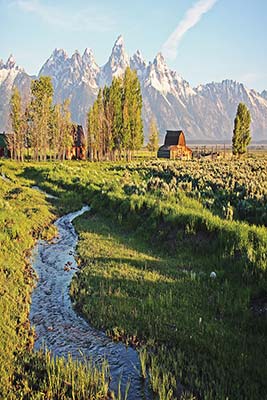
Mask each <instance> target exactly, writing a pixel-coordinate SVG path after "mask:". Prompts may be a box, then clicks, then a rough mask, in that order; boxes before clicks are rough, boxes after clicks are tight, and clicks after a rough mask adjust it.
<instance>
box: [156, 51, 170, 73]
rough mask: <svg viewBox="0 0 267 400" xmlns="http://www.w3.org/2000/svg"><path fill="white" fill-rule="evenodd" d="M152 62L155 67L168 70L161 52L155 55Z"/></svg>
mask: <svg viewBox="0 0 267 400" xmlns="http://www.w3.org/2000/svg"><path fill="white" fill-rule="evenodd" d="M153 64H154V65H155V67H157V69H158V70H162V71H163V70H164V71H166V70H168V71H169V68H168V66H167V64H166V61H165V58H164V56H163V54H162V53H158V54H157V55H156V57H155V59H154V61H153Z"/></svg>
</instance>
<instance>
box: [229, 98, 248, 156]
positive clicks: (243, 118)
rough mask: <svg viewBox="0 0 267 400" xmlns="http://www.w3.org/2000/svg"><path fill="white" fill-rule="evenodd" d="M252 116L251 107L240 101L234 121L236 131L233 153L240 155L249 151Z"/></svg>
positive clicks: (234, 133)
mask: <svg viewBox="0 0 267 400" xmlns="http://www.w3.org/2000/svg"><path fill="white" fill-rule="evenodd" d="M250 123H251V117H250V112H249V109H248V108H247V107H246V105H245V104H244V103H239V105H238V108H237V113H236V117H235V121H234V131H233V138H232V149H233V154H234V155H237V156H240V155H242V154H244V153H246V151H247V146H248V145H249V143H250V141H251V133H250Z"/></svg>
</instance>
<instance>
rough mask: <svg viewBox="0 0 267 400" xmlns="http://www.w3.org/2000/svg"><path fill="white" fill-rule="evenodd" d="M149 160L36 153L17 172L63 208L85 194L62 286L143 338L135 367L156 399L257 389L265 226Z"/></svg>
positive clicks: (137, 339) (113, 328)
mask: <svg viewBox="0 0 267 400" xmlns="http://www.w3.org/2000/svg"><path fill="white" fill-rule="evenodd" d="M164 165H167V167H168V165H170V167H172V166H173V165H174V164H172V163H170V164H168V163H167V164H164ZM208 165H209V164H207V168H208ZM175 166H178V167H179V163H177V164H175ZM193 166H194V164H192V165H191V164H190V168H192V167H193ZM167 167H166V168H167ZM233 167H234V166H233ZM153 168H154V167H153V165H152V166H151V168H150V167H149V165H146V166H145V168H144V165H143V164H132V165H130V166H126V165H123V164H117V165H114V164H113V165H111V164H88V163H84V164H78V163H66V164H57V165H56V166H54V165H53V167H52V166H51V165H49V164H45V165H39V166H36V165H32V166H28V167H27V168H25V170H24V172H23V176H24V178H25V177H27V178H28V179H32V180H33V181H34V182H35V183H38V184H39V185H41V186H42V187H43V188H44V189H46V190H48V191H50V192H51V193H53V194H56V195H58V196H59V197H60V204H61V207H62V212H63V211H64V210H67V209H68V210H72V209H75V208H79V207H80V206H81V205H82V204H83V203H87V204H90V205H92V208H93V212H94V214H93V215H92V217H89V219H86V218H84V217H81V218H80V219H79V220H78V221H77V222H76V227H77V229H78V230H79V233H80V244H79V254H80V257H81V262H82V265H83V269H82V271H81V273H80V274H79V275H78V276H77V278H76V279H75V280H74V282H73V284H72V289H71V290H72V296H73V298H74V300H75V304H76V307H77V309H78V310H79V311H80V312H81V313H82V314H83V315H85V316H86V317H87V318H88V319H90V322H91V323H93V324H95V325H96V326H98V327H100V328H103V329H106V330H108V331H109V333H110V334H111V335H112V336H113V337H114V338H116V339H119V340H124V341H126V342H128V343H132V344H133V345H142V348H143V346H144V345H146V346H147V350H142V351H141V360H142V364H143V373H144V374H146V373H149V374H150V377H151V384H152V387H153V389H154V390H155V391H156V392H158V393H159V394H160V398H161V399H167V398H177V397H178V395H179V393H181V391H182V390H183V389H184V390H185V391H187V392H188V393H189V394H188V396H189V398H190V396H191V394H192V393H193V395H195V396H196V397H197V398H203V399H220V400H222V399H227V398H229V399H231V398H232V399H235V398H238V399H250V400H251V399H258V398H265V397H266V393H267V387H266V382H267V375H266V374H267V371H266V368H265V367H264V365H265V359H266V355H267V348H266V340H265V336H266V332H267V322H266V314H265V313H264V304H265V302H266V298H267V285H266V254H267V251H266V250H267V239H266V237H267V235H266V228H265V227H260V226H252V225H249V224H247V223H244V222H241V221H239V220H238V218H236V220H234V221H233V220H231V218H229V219H228V220H225V219H223V218H220V216H219V215H217V213H216V212H215V210H214V212H213V210H212V209H209V208H208V207H207V206H206V205H205V204H204V202H203V201H202V200H203V199H202V198H200V199H199V200H197V199H196V198H192V197H191V196H190V194H188V193H187V191H186V190H185V189H184V188H183V187H179V190H177V188H176V186H175V183H174V182H173V183H171V182H169V181H166V179H165V180H164V179H162V177H160V179H161V181H160V183H159V182H158V180H157V179H156V178H158V177H157V176H156V177H155V176H154V173H153ZM217 168H218V170H219V168H220V165H219V164H217ZM164 169H165V167H164ZM176 170H177V169H176ZM165 172H166V169H165ZM167 172H168V169H167ZM170 172H171V170H170ZM256 176H257V175H255V177H256ZM151 178H152V179H153V180H152V179H151ZM176 182H177V177H176ZM222 187H223V183H222ZM200 196H201V194H200ZM89 215H90V214H89ZM133 232H135V234H133ZM93 254H94V256H92V255H93ZM211 271H216V274H217V278H216V279H215V280H212V279H210V277H209V276H210V272H211ZM262 307H263V311H262ZM95 310H97V312H96V311H95ZM180 384H181V385H180ZM190 393H191V394H190Z"/></svg>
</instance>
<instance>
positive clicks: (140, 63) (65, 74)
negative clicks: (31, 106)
mask: <svg viewBox="0 0 267 400" xmlns="http://www.w3.org/2000/svg"><path fill="white" fill-rule="evenodd" d="M127 66H130V67H131V68H132V69H135V70H136V71H137V74H138V77H139V79H140V83H141V88H142V94H143V119H144V127H145V136H146V138H147V136H148V127H149V124H150V121H151V119H152V118H155V119H156V121H157V124H158V127H159V130H160V138H161V141H162V139H163V137H164V135H165V131H166V129H177V130H178V129H182V130H183V131H184V132H185V134H186V137H187V139H189V140H191V141H192V140H194V141H198V140H199V141H205V140H206V141H229V140H231V137H232V131H233V121H234V117H235V113H236V110H237V105H238V103H239V102H244V103H245V104H246V105H247V106H248V108H249V110H250V113H251V117H252V124H251V131H252V138H253V141H264V140H266V139H267V91H266V90H264V91H263V92H262V93H258V92H257V91H255V90H253V89H248V88H246V87H245V85H244V84H242V83H239V82H236V81H233V80H224V81H222V82H220V83H216V82H212V83H208V84H203V85H199V86H197V87H195V88H193V87H191V86H190V84H189V83H188V82H187V81H186V80H184V79H183V78H182V77H181V76H180V75H179V74H178V73H177V72H175V71H173V70H171V69H170V68H169V67H168V65H167V64H166V61H165V59H164V57H163V55H162V54H161V53H159V54H158V55H157V56H156V57H155V59H154V60H153V62H149V63H147V62H146V61H145V60H144V58H143V56H142V54H141V52H140V51H139V50H137V51H136V53H135V54H134V55H133V56H132V57H129V56H128V54H127V52H126V49H125V45H124V40H123V38H122V36H119V38H118V39H117V40H116V42H115V44H114V46H113V49H112V52H111V55H110V57H109V59H108V61H107V63H106V64H105V65H104V66H102V67H100V66H99V65H98V64H97V62H96V61H95V58H94V55H93V51H92V50H91V49H88V48H87V49H85V51H84V53H83V54H82V55H81V54H80V53H79V52H78V51H75V53H74V54H73V55H72V56H71V57H69V56H68V55H67V53H66V52H65V51H64V50H62V49H55V50H54V51H53V53H52V55H51V56H50V57H49V58H48V60H47V61H46V62H45V64H44V65H43V66H42V68H41V70H40V72H39V74H38V77H39V76H42V75H48V76H51V78H52V82H53V86H54V101H55V102H56V103H57V102H62V101H63V100H64V99H66V98H68V97H69V98H70V100H71V103H70V108H71V113H72V119H73V121H75V122H77V123H79V124H82V125H84V126H85V124H86V114H87V112H88V110H89V108H90V106H91V105H92V103H93V102H94V100H95V98H96V96H97V93H98V90H99V88H100V87H103V86H104V85H110V83H111V81H112V78H113V77H114V76H120V75H122V74H123V72H124V71H125V69H126V67H127ZM36 77H37V76H30V75H29V74H27V73H26V72H25V71H24V69H23V68H21V67H19V66H17V65H16V62H15V60H14V58H13V57H12V56H10V57H9V59H8V60H7V62H6V63H4V62H3V61H2V60H0V131H4V130H8V126H9V123H8V115H9V101H10V97H11V93H12V88H13V87H14V86H17V87H18V89H19V90H20V92H21V95H22V98H23V101H28V100H29V97H30V84H31V81H32V79H36Z"/></svg>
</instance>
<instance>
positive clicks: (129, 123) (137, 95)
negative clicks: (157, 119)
mask: <svg viewBox="0 0 267 400" xmlns="http://www.w3.org/2000/svg"><path fill="white" fill-rule="evenodd" d="M143 141H144V135H143V121H142V94H141V86H140V82H139V79H138V77H137V73H136V71H132V70H131V69H130V68H129V67H128V68H126V71H125V74H124V82H123V144H124V146H123V147H124V149H126V150H127V152H128V158H131V153H132V151H135V150H139V149H140V148H141V146H142V144H143Z"/></svg>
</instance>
